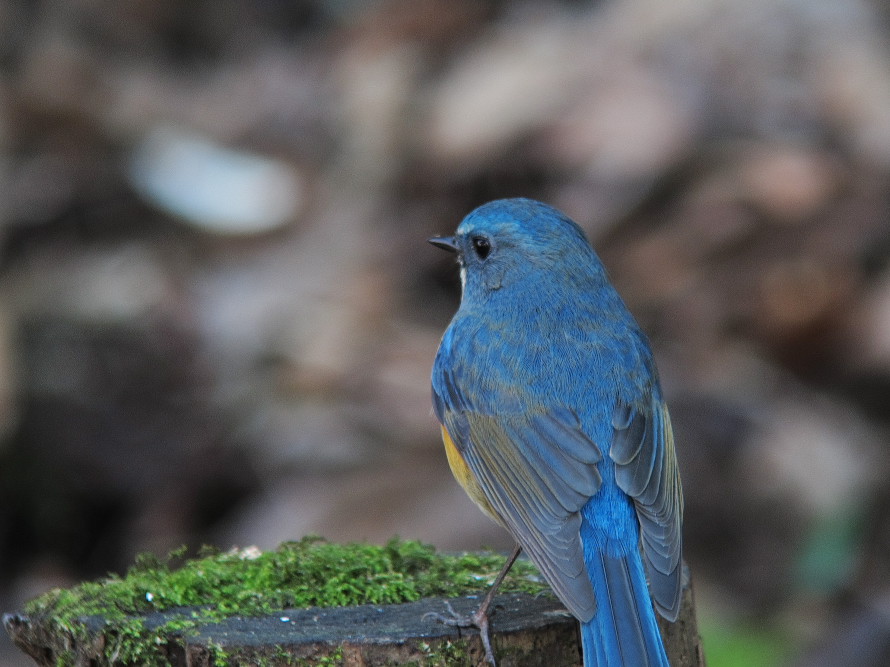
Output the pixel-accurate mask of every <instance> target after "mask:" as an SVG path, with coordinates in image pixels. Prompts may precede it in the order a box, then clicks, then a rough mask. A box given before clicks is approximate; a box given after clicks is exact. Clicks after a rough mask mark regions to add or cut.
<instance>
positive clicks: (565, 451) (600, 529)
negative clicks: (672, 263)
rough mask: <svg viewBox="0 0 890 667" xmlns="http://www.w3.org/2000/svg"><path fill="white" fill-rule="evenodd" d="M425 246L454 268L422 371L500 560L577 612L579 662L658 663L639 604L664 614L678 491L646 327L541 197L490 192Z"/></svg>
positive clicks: (650, 620)
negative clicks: (504, 536) (531, 572)
mask: <svg viewBox="0 0 890 667" xmlns="http://www.w3.org/2000/svg"><path fill="white" fill-rule="evenodd" d="M430 242H431V243H433V244H434V245H437V246H439V247H442V248H444V249H447V250H450V251H452V252H455V253H456V254H457V260H458V263H459V266H460V279H461V285H462V296H461V302H460V307H459V308H458V310H457V312H456V313H455V315H454V318H453V319H452V321H451V324H450V325H449V327H448V329H447V330H446V331H445V333H444V335H443V336H442V341H441V344H440V347H439V350H438V353H437V354H436V360H435V363H434V366H433V372H432V390H433V392H432V393H433V405H434V408H435V413H436V416H437V418H438V420H439V422H440V424H441V425H442V435H443V440H444V442H445V449H446V455H447V458H448V462H449V465H450V467H451V470H452V472H453V473H454V476H455V478H456V479H457V481H458V482H459V483H460V484H461V486H462V487H463V488H464V490H465V491H466V492H467V494H468V495H469V496H470V498H472V499H473V500H474V501H475V502H476V504H477V505H478V506H479V507H480V508H481V509H482V511H483V512H484V513H485V514H487V515H488V516H489V517H491V518H492V519H494V521H496V522H497V523H499V524H500V525H502V526H503V527H505V528H506V529H507V530H508V531H509V532H510V533H511V534H512V535H513V537H514V538H515V539H516V542H517V544H518V546H517V548H516V550H515V551H514V554H513V556H512V557H511V559H510V560H509V561H508V564H507V566H506V567H507V568H508V567H509V565H510V564H512V560H513V558H515V556H516V555H517V554H518V553H519V549H520V548H521V549H522V550H524V551H525V552H526V554H528V556H529V558H531V560H532V561H533V562H534V563H535V564H536V565H537V567H538V568H539V569H540V571H541V573H542V574H543V576H544V578H545V579H546V580H547V582H548V583H549V584H550V586H551V587H552V588H553V590H554V592H555V593H556V595H557V596H558V597H559V599H560V600H561V601H562V602H563V604H565V606H566V608H567V609H568V610H569V611H570V612H571V613H572V614H573V615H574V616H575V617H576V618H577V619H578V620H579V621H580V623H581V638H582V646H583V652H584V665H585V666H593V665H600V666H608V667H613V666H617V665H627V666H630V667H642V666H645V665H667V664H668V660H667V656H666V654H665V649H664V646H663V643H662V640H661V636H660V634H659V630H658V625H657V622H656V617H655V612H654V610H653V608H654V609H657V610H658V612H659V613H660V614H661V615H662V616H663V617H665V618H666V619H668V620H670V621H674V620H676V618H677V614H678V612H679V608H680V596H681V589H682V584H683V581H682V579H683V577H682V574H681V572H682V566H681V550H682V537H681V524H682V519H683V498H682V491H681V487H680V476H679V471H678V468H677V460H676V455H675V452H674V440H673V435H672V431H671V422H670V417H669V415H668V410H667V407H666V405H665V403H664V400H663V398H662V394H661V388H660V386H659V381H658V372H657V370H656V368H655V363H654V361H653V358H652V352H651V350H650V348H649V343H648V341H647V339H646V336H645V335H644V334H643V332H642V331H641V330H640V328H639V326H638V325H637V324H636V322H635V321H634V319H633V317H632V316H631V314H630V312H629V311H628V310H627V307H626V306H625V305H624V303H623V301H622V300H621V297H620V296H619V295H618V293H617V292H616V291H615V288H614V287H613V286H612V285H611V283H610V282H609V279H608V277H607V275H606V271H605V269H604V267H603V265H602V263H601V262H600V260H599V258H598V257H597V255H596V253H595V252H594V250H593V248H592V247H591V246H590V243H589V242H588V240H587V238H586V236H585V235H584V232H583V231H582V230H581V229H580V227H578V225H577V224H575V223H574V222H573V221H572V220H570V219H569V218H568V217H566V216H565V215H564V214H562V213H561V212H559V211H557V210H556V209H554V208H552V207H550V206H548V205H546V204H543V203H541V202H537V201H533V200H530V199H503V200H498V201H493V202H490V203H488V204H485V205H483V206H481V207H479V208H477V209H476V210H474V211H473V212H471V213H470V214H469V215H468V216H467V217H466V218H464V220H463V221H462V222H461V223H460V225H459V226H458V228H457V233H456V234H455V235H454V236H453V237H442V238H439V237H435V238H432V239H430ZM505 570H506V568H505ZM504 573H505V572H502V574H504ZM490 593H493V590H492V591H491V592H490ZM490 598H491V594H490V595H489V596H487V597H486V602H484V603H483V605H482V607H483V608H480V611H479V612H478V613H477V615H474V617H473V621H474V624H476V625H480V626H481V627H480V630H482V635H483V641H484V642H485V645H486V654H487V657H488V660H489V662H492V664H493V662H494V657H493V655H492V654H491V650H490V644H489V643H488V638H487V617H486V615H485V610H484V608H485V607H487V603H488V602H490ZM457 624H463V623H462V622H461V623H457Z"/></svg>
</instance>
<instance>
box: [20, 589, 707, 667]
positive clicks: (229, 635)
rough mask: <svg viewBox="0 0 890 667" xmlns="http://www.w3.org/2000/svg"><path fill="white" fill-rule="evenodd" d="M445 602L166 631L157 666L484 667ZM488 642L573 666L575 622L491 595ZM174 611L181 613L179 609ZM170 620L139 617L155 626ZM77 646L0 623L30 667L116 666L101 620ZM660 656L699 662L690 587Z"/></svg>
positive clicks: (532, 658) (32, 622) (666, 626)
mask: <svg viewBox="0 0 890 667" xmlns="http://www.w3.org/2000/svg"><path fill="white" fill-rule="evenodd" d="M445 602H446V601H445V600H443V599H439V598H428V599H425V600H420V601H418V602H412V603H408V604H400V605H385V606H377V605H360V606H354V607H336V608H309V609H290V610H283V611H282V612H280V613H278V614H275V615H270V616H265V617H261V618H241V617H234V618H230V619H227V620H225V621H222V622H218V623H211V624H208V625H205V626H202V627H200V628H199V629H198V631H197V632H192V633H191V634H189V635H188V636H177V635H175V634H172V633H171V635H170V636H169V637H168V638H167V640H168V641H167V643H166V645H165V646H164V647H163V649H164V663H163V664H165V665H174V666H178V665H188V666H204V665H206V666H208V667H209V666H210V665H219V664H229V665H264V666H268V667H273V666H277V665H290V666H293V665H306V666H309V665H346V666H348V667H359V666H361V667H372V666H377V665H380V666H383V665H399V664H414V665H447V666H449V667H450V666H451V665H483V664H485V661H484V655H483V652H482V645H481V641H480V640H479V635H478V633H477V632H476V631H474V630H460V629H457V628H453V627H449V626H445V625H442V624H440V623H438V622H435V621H432V620H424V618H423V616H424V614H425V613H427V612H443V611H445V609H446V606H445ZM449 602H450V603H451V605H452V606H453V607H454V609H455V611H457V612H458V613H461V614H463V613H469V612H472V611H473V610H475V608H476V606H477V605H478V603H479V600H478V599H477V598H474V597H463V598H456V599H453V600H450V601H449ZM494 609H495V611H494V613H493V615H492V616H491V624H492V641H493V644H494V649H495V653H496V655H497V657H498V664H499V665H501V666H502V667H519V666H535V667H562V666H564V667H570V666H573V665H580V664H581V649H580V634H579V632H578V623H577V621H575V619H574V618H572V617H571V616H570V615H569V614H568V613H567V612H566V611H565V609H564V608H563V607H562V605H560V603H559V602H558V601H557V600H556V599H554V598H552V597H549V596H539V597H533V596H529V595H523V594H513V595H500V596H498V597H496V598H495V607H494ZM179 611H180V612H181V610H179ZM169 617H170V615H169V614H165V613H154V614H148V615H145V616H143V617H142V618H143V620H144V622H145V624H146V626H148V627H158V626H161V625H163V624H164V623H165V622H166V621H167V620H169ZM81 622H82V623H83V626H84V627H85V628H86V630H87V632H86V633H85V635H84V636H85V637H87V639H86V640H80V641H78V640H76V639H75V638H74V636H73V635H71V634H68V633H64V632H60V630H59V628H58V627H57V626H56V625H54V624H53V619H52V617H51V616H48V617H46V618H39V617H30V616H27V615H24V614H7V615H5V616H4V617H3V624H4V626H5V627H6V630H7V632H8V633H9V634H10V636H11V637H12V639H13V641H14V642H15V643H16V645H17V646H18V647H19V648H20V649H21V650H22V651H24V652H25V653H27V654H28V655H29V656H31V657H32V658H33V659H34V660H35V662H36V663H37V664H38V665H46V666H50V665H56V664H60V663H61V664H74V665H109V664H112V665H122V664H126V663H124V662H117V661H114V660H109V659H108V658H106V657H105V655H107V651H106V650H105V649H106V647H107V646H108V645H109V642H114V641H116V638H115V637H109V636H106V634H105V632H104V621H103V619H102V618H100V617H87V618H83V619H81ZM661 628H662V635H663V636H664V638H665V643H666V647H667V652H668V657H669V658H670V661H671V665H673V666H674V667H701V666H703V665H704V664H705V663H704V657H703V654H702V649H701V642H700V639H699V636H698V630H697V626H696V622H695V609H694V602H693V596H692V590H691V589H690V588H687V589H686V590H685V591H684V599H683V606H682V609H681V612H680V617H679V619H678V620H677V622H676V623H662V624H661Z"/></svg>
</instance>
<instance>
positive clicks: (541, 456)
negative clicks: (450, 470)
mask: <svg viewBox="0 0 890 667" xmlns="http://www.w3.org/2000/svg"><path fill="white" fill-rule="evenodd" d="M437 384H438V385H439V386H437ZM433 402H434V405H435V409H436V415H437V416H438V418H439V421H440V422H441V423H442V424H443V425H444V427H445V429H446V431H447V432H448V435H449V436H450V437H451V439H452V441H453V442H454V444H455V447H456V448H457V450H458V452H459V453H460V455H461V456H462V458H463V460H464V462H465V463H466V465H467V466H468V467H469V469H470V470H471V471H472V474H473V476H474V478H475V480H476V481H477V482H478V484H479V486H480V488H481V489H482V490H483V492H484V494H485V496H486V498H487V500H488V502H489V505H490V506H491V508H492V509H493V510H494V511H495V512H496V513H497V515H498V517H499V518H500V519H501V521H502V522H503V524H504V525H505V526H506V527H507V529H508V530H510V532H511V533H512V534H513V536H514V537H515V538H516V539H517V541H518V542H519V543H520V544H521V545H522V548H523V549H524V550H525V551H526V553H527V554H528V555H529V557H530V558H531V559H532V561H534V563H535V564H536V565H537V566H538V568H539V569H540V570H541V573H542V574H543V575H544V578H545V579H546V580H547V582H548V583H549V584H550V585H551V587H552V588H553V589H554V592H555V593H556V595H557V596H558V597H559V599H560V600H562V602H563V603H564V604H565V605H566V607H567V608H568V609H569V611H571V612H572V613H573V614H574V615H575V616H576V617H578V618H579V619H581V620H582V621H586V620H589V619H590V618H591V617H592V616H593V613H594V612H595V611H596V601H595V599H594V595H593V588H592V586H591V584H590V581H589V579H588V578H587V575H586V570H585V567H584V555H583V550H582V544H581V539H580V536H579V531H580V526H581V516H580V514H579V510H580V509H581V507H583V506H584V504H585V503H586V502H587V501H588V500H589V499H590V497H591V496H592V495H593V494H595V493H596V492H597V490H598V489H599V487H600V483H601V479H600V475H599V471H598V470H597V469H596V464H597V462H598V461H599V460H600V459H601V458H602V454H601V452H600V450H599V448H598V447H597V446H596V444H594V443H593V441H591V440H590V439H589V438H588V437H587V436H586V435H585V434H584V433H583V431H582V430H581V426H580V423H579V422H578V418H577V416H576V415H575V414H574V413H573V412H571V411H570V410H564V409H555V410H548V411H541V412H536V413H533V414H526V413H519V414H514V415H506V416H500V415H499V416H494V415H487V414H482V413H481V412H479V411H476V410H474V409H472V407H470V406H468V405H467V403H466V401H464V400H463V398H462V396H461V395H460V393H459V391H457V390H456V388H455V387H454V385H453V384H452V383H451V382H450V381H449V378H448V377H447V374H446V376H445V377H444V378H443V381H442V382H441V383H434V386H433Z"/></svg>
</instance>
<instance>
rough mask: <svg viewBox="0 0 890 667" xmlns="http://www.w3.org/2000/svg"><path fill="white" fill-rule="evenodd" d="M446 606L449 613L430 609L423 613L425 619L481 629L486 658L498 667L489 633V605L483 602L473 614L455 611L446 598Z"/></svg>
mask: <svg viewBox="0 0 890 667" xmlns="http://www.w3.org/2000/svg"><path fill="white" fill-rule="evenodd" d="M445 606H446V607H447V608H448V613H447V614H438V613H436V612H434V611H428V612H427V613H425V614H424V615H423V620H428V619H433V620H435V621H438V622H439V623H442V624H444V625H450V626H453V627H457V628H476V629H478V630H479V637H480V638H481V639H482V648H484V649H485V660H486V661H487V662H488V664H490V665H491V666H492V667H496V665H497V663H496V662H495V659H494V652H493V651H492V650H491V638H490V637H489V634H488V605H487V604H483V605H482V606H481V607H479V608H478V609H477V610H476V611H474V612H473V613H472V614H467V615H462V614H458V613H457V612H456V611H454V607H452V606H451V603H450V602H448V600H445Z"/></svg>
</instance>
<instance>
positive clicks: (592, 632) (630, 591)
mask: <svg viewBox="0 0 890 667" xmlns="http://www.w3.org/2000/svg"><path fill="white" fill-rule="evenodd" d="M587 570H588V575H589V576H590V580H591V582H592V584H593V591H594V594H595V595H596V600H597V605H598V607H597V610H596V613H595V614H594V615H593V618H591V619H590V620H589V621H587V622H586V623H582V624H581V641H582V644H583V647H584V667H622V666H624V667H646V666H650V667H651V666H658V667H668V659H667V655H666V654H665V652H664V644H663V643H662V640H661V634H660V633H659V630H658V623H657V621H656V620H655V610H654V609H653V607H652V602H651V600H650V598H649V590H648V587H647V584H646V576H645V574H644V573H643V563H642V560H641V559H640V556H639V553H638V552H636V551H632V552H631V553H628V554H626V555H624V556H617V557H612V556H607V555H605V554H603V553H602V552H600V553H597V554H592V557H588V558H587Z"/></svg>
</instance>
